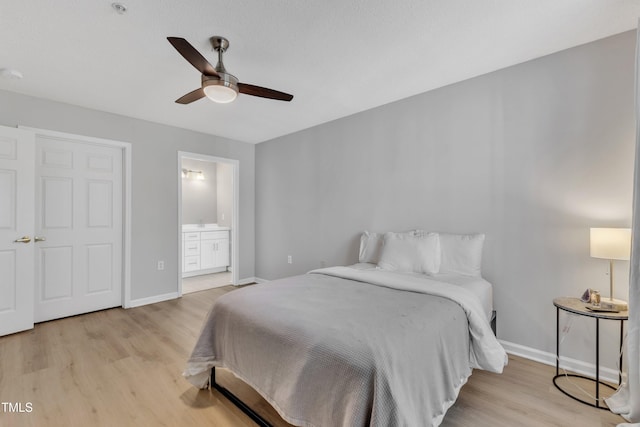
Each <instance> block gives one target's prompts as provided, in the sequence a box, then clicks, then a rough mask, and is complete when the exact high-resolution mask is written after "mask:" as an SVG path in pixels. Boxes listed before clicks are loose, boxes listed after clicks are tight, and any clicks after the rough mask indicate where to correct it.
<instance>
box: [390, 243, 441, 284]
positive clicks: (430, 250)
mask: <svg viewBox="0 0 640 427" xmlns="http://www.w3.org/2000/svg"><path fill="white" fill-rule="evenodd" d="M378 267H380V268H382V269H383V270H392V271H410V272H415V273H423V274H436V273H437V272H438V271H439V269H440V241H439V238H438V234H436V233H425V234H418V235H417V234H415V233H411V234H407V233H385V235H384V243H383V245H382V252H381V254H380V262H379V263H378Z"/></svg>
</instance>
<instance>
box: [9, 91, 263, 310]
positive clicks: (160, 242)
mask: <svg viewBox="0 0 640 427" xmlns="http://www.w3.org/2000/svg"><path fill="white" fill-rule="evenodd" d="M0 124H1V125H4V126H17V125H24V126H30V127H37V128H42V129H50V130H55V131H60V132H68V133H73V134H78V135H87V136H93V137H98V138H108V139H115V140H119V141H125V142H130V143H131V144H132V152H133V153H132V186H133V188H132V224H131V228H132V264H131V282H132V283H131V297H132V299H140V298H146V297H153V296H157V295H163V294H167V293H171V292H177V290H178V269H179V268H180V264H179V263H178V207H177V206H178V205H177V203H178V184H179V182H180V180H179V178H178V154H177V153H178V151H186V152H192V153H200V154H206V155H212V156H217V157H223V158H228V159H236V160H239V161H240V208H239V209H240V212H239V217H240V218H239V221H240V230H241V231H240V242H239V245H240V247H239V249H240V255H239V256H240V263H239V277H240V278H241V279H242V278H250V277H253V276H254V250H255V248H254V227H255V219H254V213H255V206H254V202H255V194H254V189H255V175H254V171H255V163H254V161H255V146H254V145H252V144H245V143H240V142H237V141H233V140H229V139H225V138H221V137H215V136H211V135H205V134H202V133H197V132H191V131H187V130H184V129H178V128H174V127H170V126H164V125H160V124H156V123H151V122H146V121H142V120H137V119H132V118H128V117H124V116H119V115H115V114H110V113H105V112H100V111H95V110H90V109H86V108H81V107H77V106H73V105H68V104H62V103H58V102H53V101H47V100H43V99H38V98H33V97H28V96H23V95H19V94H15V93H12V92H6V91H0ZM158 260H164V261H165V270H163V271H157V270H156V264H157V261H158Z"/></svg>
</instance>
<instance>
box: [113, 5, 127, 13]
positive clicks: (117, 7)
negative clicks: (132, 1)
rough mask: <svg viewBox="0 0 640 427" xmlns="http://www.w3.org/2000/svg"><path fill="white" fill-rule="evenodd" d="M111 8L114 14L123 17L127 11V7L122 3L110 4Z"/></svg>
mask: <svg viewBox="0 0 640 427" xmlns="http://www.w3.org/2000/svg"><path fill="white" fill-rule="evenodd" d="M111 7H112V8H114V9H115V11H116V12H118V14H120V15H124V14H125V13H126V11H127V6H125V5H123V4H122V3H111Z"/></svg>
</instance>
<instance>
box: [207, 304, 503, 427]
mask: <svg viewBox="0 0 640 427" xmlns="http://www.w3.org/2000/svg"><path fill="white" fill-rule="evenodd" d="M496 320H497V316H496V311H495V310H493V311H492V312H491V330H492V331H493V334H494V335H496V336H497V334H496V328H497V326H496ZM209 385H210V387H211V388H214V389H216V390H218V391H219V392H220V393H221V394H222V395H223V396H224V397H226V398H227V399H229V401H230V402H231V403H233V404H234V405H236V407H238V409H240V410H241V411H242V412H244V413H245V414H247V416H248V417H249V418H251V419H252V420H253V421H254V422H255V423H256V424H258V425H259V426H260V427H273V426H272V425H271V424H270V423H269V422H268V421H267V420H265V419H264V418H262V416H260V415H259V414H258V413H257V412H255V411H254V410H253V409H251V408H250V407H249V406H248V405H247V404H246V403H244V402H243V401H242V400H240V398H239V397H238V396H236V395H235V394H233V393H231V392H230V391H229V389H227V388H225V387H223V386H221V385H220V384H218V383H217V382H216V367H215V366H214V367H213V368H211V380H210V382H209Z"/></svg>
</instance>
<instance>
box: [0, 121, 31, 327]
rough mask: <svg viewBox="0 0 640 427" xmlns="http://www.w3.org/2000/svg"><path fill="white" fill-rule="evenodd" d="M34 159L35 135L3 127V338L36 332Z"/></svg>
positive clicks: (0, 214) (0, 238) (0, 189)
mask: <svg viewBox="0 0 640 427" xmlns="http://www.w3.org/2000/svg"><path fill="white" fill-rule="evenodd" d="M33 156H34V138H33V133H31V132H27V131H24V130H20V129H14V128H7V127H0V336H2V335H7V334H11V333H14V332H18V331H23V330H25V329H31V328H33V261H34V258H33V254H34V244H33V240H32V239H33V207H34V206H33V203H34V200H33V191H34V180H33ZM22 237H25V238H24V239H23V242H16V240H19V239H21V238H22Z"/></svg>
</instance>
